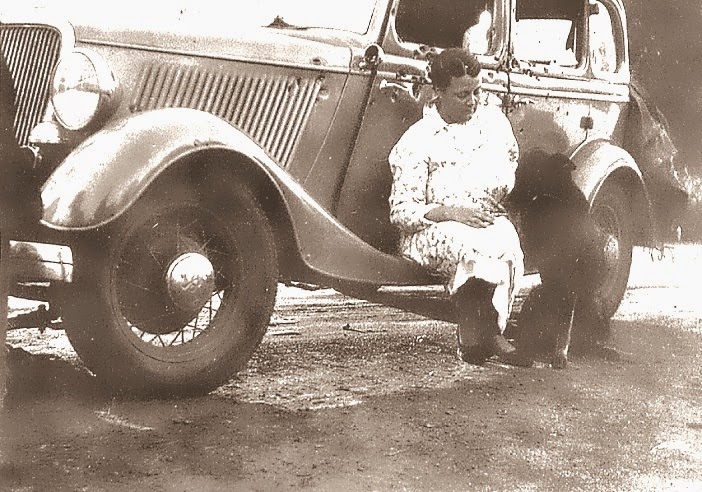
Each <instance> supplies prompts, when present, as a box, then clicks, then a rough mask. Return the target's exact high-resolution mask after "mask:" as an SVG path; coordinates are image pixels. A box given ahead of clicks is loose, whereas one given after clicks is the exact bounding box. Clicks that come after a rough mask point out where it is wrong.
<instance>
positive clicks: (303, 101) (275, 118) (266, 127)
mask: <svg viewBox="0 0 702 492" xmlns="http://www.w3.org/2000/svg"><path fill="white" fill-rule="evenodd" d="M320 86H321V81H320V80H319V79H301V78H298V77H285V76H277V77H275V76H274V77H271V78H267V77H260V78H253V77H247V76H245V75H239V74H230V73H225V72H219V71H211V70H204V69H199V68H194V67H184V66H180V65H174V64H162V63H159V64H148V65H146V66H145V67H144V69H143V70H142V73H141V76H140V79H139V82H138V85H137V87H136V91H135V96H134V99H133V100H132V104H131V106H130V108H131V110H132V111H133V112H140V111H147V110H150V109H157V108H191V109H198V110H200V111H206V112H208V113H212V114H214V115H216V116H219V117H220V118H222V119H224V120H226V121H228V122H229V123H231V124H232V125H234V126H235V127H237V128H239V129H240V130H242V131H243V132H245V133H246V134H248V135H249V136H250V137H251V138H252V139H253V140H254V141H255V142H257V143H258V144H259V145H260V146H261V147H262V148H263V149H264V150H265V151H266V152H267V153H268V154H269V155H270V156H271V157H272V158H273V159H275V161H276V162H278V163H279V165H281V166H282V167H287V165H288V163H289V161H290V158H291V156H292V155H293V152H294V150H295V145H296V143H297V140H298V138H299V136H300V134H301V132H302V130H303V129H304V127H305V125H306V123H307V120H308V118H309V116H310V113H311V111H312V107H313V105H314V102H315V101H316V100H317V95H318V93H319V89H320Z"/></svg>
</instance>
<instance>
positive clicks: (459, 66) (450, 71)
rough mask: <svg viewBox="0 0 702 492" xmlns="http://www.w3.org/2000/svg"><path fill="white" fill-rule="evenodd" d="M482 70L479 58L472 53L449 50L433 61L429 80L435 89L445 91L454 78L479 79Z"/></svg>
mask: <svg viewBox="0 0 702 492" xmlns="http://www.w3.org/2000/svg"><path fill="white" fill-rule="evenodd" d="M480 68H481V67H480V62H479V61H478V58H477V57H476V56H475V55H474V54H472V53H471V52H469V51H467V50H464V49H463V48H448V49H445V50H444V51H442V52H441V53H439V54H438V55H435V56H434V57H433V59H432V60H431V63H430V64H429V78H430V79H431V84H432V85H433V86H434V89H439V90H444V89H446V88H447V87H448V86H449V84H450V83H451V79H452V78H454V77H463V76H464V75H470V76H471V77H477V76H478V75H479V74H480Z"/></svg>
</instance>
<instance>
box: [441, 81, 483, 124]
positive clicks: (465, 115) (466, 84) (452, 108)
mask: <svg viewBox="0 0 702 492" xmlns="http://www.w3.org/2000/svg"><path fill="white" fill-rule="evenodd" d="M436 93H437V96H438V98H439V101H438V109H439V114H441V117H442V118H443V119H444V121H446V123H465V122H466V121H468V120H469V119H471V117H472V116H473V113H475V110H476V109H477V107H478V103H479V102H480V78H478V77H471V76H470V75H464V76H463V77H452V78H451V83H450V84H449V86H448V87H447V88H446V89H443V90H441V89H436Z"/></svg>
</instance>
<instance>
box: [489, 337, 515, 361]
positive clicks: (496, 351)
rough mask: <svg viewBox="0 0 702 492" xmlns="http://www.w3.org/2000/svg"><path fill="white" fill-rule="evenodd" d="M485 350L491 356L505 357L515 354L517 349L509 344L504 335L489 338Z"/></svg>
mask: <svg viewBox="0 0 702 492" xmlns="http://www.w3.org/2000/svg"><path fill="white" fill-rule="evenodd" d="M484 345H485V348H486V350H487V351H489V352H490V355H498V356H505V355H509V354H512V353H514V352H515V351H516V350H517V349H516V348H515V347H514V345H512V344H511V343H509V341H508V340H507V339H506V338H505V337H504V335H493V336H491V337H487V340H485V342H484Z"/></svg>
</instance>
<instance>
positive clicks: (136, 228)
mask: <svg viewBox="0 0 702 492" xmlns="http://www.w3.org/2000/svg"><path fill="white" fill-rule="evenodd" d="M181 4H183V2H181ZM185 5H186V6H185V7H183V6H182V5H180V6H173V7H169V6H166V5H165V4H160V5H159V6H158V8H159V10H160V12H159V15H149V14H148V12H141V11H140V12H141V13H140V15H139V16H129V17H127V16H125V18H124V19H121V18H120V16H119V15H117V14H115V15H114V16H110V18H109V19H108V20H105V18H103V19H102V20H101V21H100V22H99V23H97V22H94V21H92V20H91V19H90V18H89V15H88V13H86V12H77V13H74V14H70V13H65V12H64V13H65V14H66V16H67V17H68V19H69V20H71V21H72V22H73V24H74V28H73V29H71V28H69V27H68V26H67V25H57V24H54V23H46V24H45V25H40V26H37V25H29V24H22V23H16V22H14V21H13V20H12V19H10V18H8V19H1V20H3V21H4V24H2V26H1V27H0V29H1V33H2V50H3V52H4V54H5V56H6V57H7V58H8V59H9V60H10V63H9V65H10V67H11V69H12V71H13V73H14V75H15V77H16V80H17V86H18V88H19V90H18V92H19V96H18V99H19V103H20V105H22V104H24V106H22V108H24V109H22V110H21V111H20V113H19V116H18V119H17V122H18V125H19V127H20V128H21V130H18V138H19V139H20V140H21V143H22V144H27V145H30V146H32V147H33V148H35V149H36V150H37V152H38V155H39V156H40V157H41V159H40V160H39V161H38V164H37V165H36V169H37V174H38V175H39V176H40V179H42V180H44V181H45V182H44V185H43V188H42V200H43V218H42V221H41V226H40V227H38V228H37V231H35V233H34V236H32V237H30V238H27V240H32V241H36V242H40V243H45V244H50V245H56V246H55V247H56V248H60V249H59V250H58V252H57V251H56V250H54V251H53V253H52V254H53V258H54V260H53V261H54V263H56V261H55V260H56V258H57V257H60V258H63V259H69V258H70V263H71V265H70V268H69V269H67V270H66V272H67V273H66V275H54V277H60V278H52V279H50V280H51V282H49V285H48V287H46V284H41V285H39V284H37V282H33V283H32V285H33V290H32V291H31V292H33V293H34V294H35V295H36V297H37V298H40V297H41V296H44V297H43V298H46V299H48V300H49V302H50V306H51V310H52V311H53V312H54V313H56V314H55V315H56V316H60V317H61V319H62V320H63V326H64V327H65V329H66V332H67V334H68V336H69V338H70V340H71V342H72V344H73V345H74V347H75V349H76V351H77V352H78V354H79V355H80V357H81V358H82V360H83V361H84V362H85V364H86V366H87V367H88V368H89V369H90V370H91V371H93V372H94V373H95V374H96V375H97V376H98V377H99V378H101V379H103V380H104V381H105V382H107V383H108V384H109V385H111V386H112V387H113V388H119V389H124V390H129V391H134V392H165V393H181V394H182V393H190V392H201V391H207V390H210V389H212V388H214V387H216V386H217V385H219V384H221V383H223V382H225V381H227V380H228V379H229V378H230V377H232V376H233V375H234V374H235V373H236V372H237V371H238V370H240V369H241V368H242V367H244V366H245V364H246V363H247V361H248V360H249V358H250V357H251V356H252V354H253V352H254V350H255V349H256V348H257V346H258V345H259V343H260V342H261V339H262V337H263V335H264V333H265V332H266V328H267V326H268V323H269V319H270V316H271V313H272V311H273V307H274V304H275V299H276V289H277V285H278V283H279V282H300V283H306V284H315V285H324V286H331V287H334V288H336V289H338V290H340V291H342V292H345V293H348V294H351V295H355V296H358V297H363V298H367V299H370V300H375V301H379V302H386V303H389V304H393V305H397V306H403V307H405V308H406V309H413V310H415V311H418V312H422V313H424V314H428V315H432V316H437V317H440V318H443V319H451V310H450V309H447V305H448V304H447V303H448V301H447V299H446V297H445V296H441V295H436V290H431V289H428V290H427V289H425V290H422V289H417V292H419V293H420V294H417V295H415V296H414V297H413V296H412V295H409V294H407V292H412V289H406V290H402V289H395V290H393V288H388V286H427V285H440V284H441V283H442V282H443V279H441V278H439V277H437V276H435V275H432V274H431V273H430V272H427V271H424V270H423V269H422V268H420V267H418V266H417V265H415V264H414V263H412V262H410V261H408V260H406V259H403V258H402V257H400V256H398V254H397V250H396V248H397V239H398V234H397V231H396V230H395V228H394V227H393V226H392V225H391V224H390V222H389V217H388V212H389V206H388V195H389V190H390V184H391V176H390V171H389V166H388V164H387V157H388V154H389V151H390V149H391V148H392V146H393V145H394V143H395V142H396V141H397V140H398V138H399V137H400V136H401V135H402V133H403V132H404V131H405V130H406V129H407V128H408V127H409V126H410V125H411V124H412V123H414V122H415V121H417V120H418V118H419V117H420V116H421V109H422V106H423V105H424V104H425V103H426V102H427V101H429V100H430V99H431V98H432V97H433V95H432V89H431V85H430V83H429V80H428V79H427V56H428V54H430V53H433V52H436V50H441V49H444V48H446V47H450V46H464V47H467V48H468V49H470V50H471V51H473V52H474V53H476V54H477V55H478V57H479V59H480V61H481V62H482V64H483V71H482V74H481V77H482V80H483V87H484V88H485V94H486V96H485V101H484V102H485V104H497V105H499V106H500V107H501V109H502V110H503V111H504V112H505V113H506V114H507V116H508V117H509V119H510V121H511V123H512V126H513V129H514V132H515V134H516V136H517V139H518V142H519V146H520V152H521V154H522V155H527V154H529V152H533V151H534V150H541V151H546V152H549V153H561V154H565V155H567V156H568V157H570V158H571V159H572V161H573V162H574V163H575V165H576V170H575V171H574V177H575V180H576V182H577V184H578V185H579V187H580V188H581V190H582V191H583V193H584V194H585V196H586V197H587V199H588V200H589V202H590V203H591V206H592V214H593V216H594V217H595V219H596V221H597V222H598V224H599V225H600V227H601V228H602V229H603V230H604V231H605V232H607V235H606V236H607V237H608V238H609V239H607V240H606V241H604V242H603V244H602V250H603V254H604V255H605V256H606V258H607V264H608V273H607V275H606V276H605V277H604V278H603V279H602V283H601V287H600V289H599V292H598V294H597V296H598V298H597V306H599V309H600V311H601V312H600V313H599V314H600V315H601V316H607V317H609V316H611V315H612V314H613V313H614V312H615V310H616V309H617V306H618V305H619V303H620V300H621V299H622V296H623V294H624V291H625V288H626V284H627V279H628V274H629V268H630V264H631V254H632V246H633V245H635V244H648V245H651V244H660V242H661V241H662V240H663V239H664V235H665V234H666V233H667V232H668V231H669V230H670V227H671V225H672V224H674V220H675V218H676V216H677V215H676V214H677V213H678V212H679V208H680V207H679V204H675V203H674V201H673V200H672V197H677V196H680V199H679V200H678V201H679V202H680V203H681V204H682V203H684V201H685V197H684V193H683V194H681V193H680V192H679V190H678V189H677V187H676V183H675V173H674V170H673V168H672V167H671V166H672V164H671V159H672V155H669V156H662V157H661V156H660V155H657V154H656V153H655V152H647V151H645V149H647V148H648V147H647V144H648V142H649V140H650V138H649V136H650V133H651V132H648V133H647V130H646V129H647V128H650V125H651V124H652V123H651V121H653V120H651V121H649V120H647V119H645V118H644V117H643V116H642V115H643V114H645V115H647V116H650V115H651V112H650V111H648V110H645V108H644V107H642V103H641V99H639V98H634V97H633V96H632V92H631V84H630V68H629V56H628V45H627V34H626V33H627V30H626V20H625V15H624V9H623V6H622V3H621V0H597V1H595V0H463V1H460V2H459V1H456V0H362V1H358V2H341V3H338V4H335V6H334V8H333V9H329V8H328V5H326V4H322V3H321V2H316V3H315V1H310V0H307V1H302V0H296V1H291V0H287V1H270V2H263V3H261V4H260V5H259V7H258V8H257V9H255V11H253V10H254V9H248V10H251V11H247V10H246V9H244V10H239V9H237V11H236V12H234V11H232V12H223V11H222V9H223V7H222V4H221V3H217V2H196V1H194V0H193V1H191V2H189V3H188V2H185ZM144 8H146V7H144ZM169 8H171V9H172V10H173V11H168V9H169ZM124 10H125V11H128V10H129V9H128V8H127V7H125V9H124ZM142 14H144V15H142ZM49 52H50V53H49ZM27 81H30V82H31V81H35V82H32V83H31V84H30V83H29V82H27ZM45 90H48V92H46V93H45V92H42V91H45ZM649 119H650V118H649ZM654 124H658V123H655V122H654ZM646 125H648V126H646ZM644 127H645V128H644ZM30 130H31V131H30ZM639 156H640V158H639ZM637 159H638V160H637ZM61 252H63V253H61ZM35 256H41V255H35ZM39 259H40V260H43V259H44V258H43V257H41V258H39ZM50 262H51V261H49V263H50ZM66 262H68V260H66ZM527 262H528V258H527ZM45 263H46V262H45ZM59 263H61V262H59ZM61 265H62V267H63V266H64V265H63V263H61ZM61 271H63V270H61ZM68 280H70V282H69V281H68ZM42 286H44V287H46V288H45V290H44V291H41V287H42ZM30 287H32V286H30V285H29V284H28V283H27V282H24V283H23V284H21V285H20V287H18V288H21V289H23V292H25V294H26V293H28V292H30V290H31V289H30ZM381 287H382V288H381ZM40 291H41V292H40ZM398 292H401V293H398ZM421 292H432V293H433V294H432V296H426V298H422V297H421ZM408 299H409V300H408ZM422 299H424V300H422Z"/></svg>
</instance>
